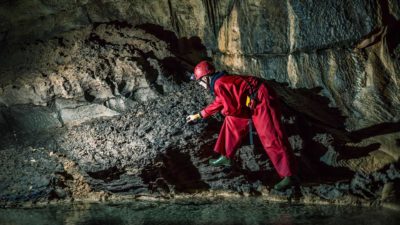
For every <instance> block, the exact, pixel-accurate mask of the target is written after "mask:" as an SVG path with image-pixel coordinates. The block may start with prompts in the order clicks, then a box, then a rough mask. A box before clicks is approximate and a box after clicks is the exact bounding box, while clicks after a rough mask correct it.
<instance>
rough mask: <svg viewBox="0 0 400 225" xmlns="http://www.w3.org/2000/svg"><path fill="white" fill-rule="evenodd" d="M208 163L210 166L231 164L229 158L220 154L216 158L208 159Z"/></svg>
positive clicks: (228, 165) (227, 165)
mask: <svg viewBox="0 0 400 225" xmlns="http://www.w3.org/2000/svg"><path fill="white" fill-rule="evenodd" d="M209 163H210V165H212V166H226V167H230V166H231V160H230V159H228V158H226V157H225V156H223V155H221V156H220V157H219V158H218V159H210V161H209Z"/></svg>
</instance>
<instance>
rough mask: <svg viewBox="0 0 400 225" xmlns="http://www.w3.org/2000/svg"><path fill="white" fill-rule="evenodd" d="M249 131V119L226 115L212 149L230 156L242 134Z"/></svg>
mask: <svg viewBox="0 0 400 225" xmlns="http://www.w3.org/2000/svg"><path fill="white" fill-rule="evenodd" d="M248 132H249V119H247V118H238V117H233V116H226V117H225V120H224V123H223V124H222V127H221V131H220V133H219V136H218V140H217V143H216V144H215V147H214V151H215V152H217V153H219V154H221V155H223V156H226V157H227V158H231V157H232V156H233V154H234V153H235V150H236V149H238V148H239V146H240V144H241V141H242V139H243V136H245V135H246V134H248Z"/></svg>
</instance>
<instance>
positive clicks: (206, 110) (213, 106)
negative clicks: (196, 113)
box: [200, 95, 223, 118]
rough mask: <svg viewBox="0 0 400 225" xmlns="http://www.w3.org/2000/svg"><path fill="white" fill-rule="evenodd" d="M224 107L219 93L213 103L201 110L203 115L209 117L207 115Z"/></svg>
mask: <svg viewBox="0 0 400 225" xmlns="http://www.w3.org/2000/svg"><path fill="white" fill-rule="evenodd" d="M222 108H223V105H222V100H221V97H219V95H216V97H215V99H214V101H213V102H212V103H211V104H209V105H208V106H207V107H205V108H204V109H203V110H201V112H200V114H201V117H203V118H207V117H209V116H211V115H213V114H215V113H217V112H219V111H221V109H222Z"/></svg>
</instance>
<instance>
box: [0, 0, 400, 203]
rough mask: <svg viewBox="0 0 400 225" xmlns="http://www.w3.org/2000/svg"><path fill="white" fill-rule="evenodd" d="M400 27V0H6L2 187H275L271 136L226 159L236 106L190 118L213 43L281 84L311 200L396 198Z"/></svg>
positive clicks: (32, 190)
mask: <svg viewBox="0 0 400 225" xmlns="http://www.w3.org/2000/svg"><path fill="white" fill-rule="evenodd" d="M26 11H29V12H30V13H29V14H27V13H25V12H26ZM399 31H400V4H399V3H398V1H396V0H364V1H361V0H357V1H334V0H329V1H324V2H321V1H316V0H309V1H301V0H287V1H280V0H279V1H278V0H251V1H235V0H222V1H215V0H202V1H200V0H191V1H184V2H183V1H176V0H168V1H129V0H117V1H105V0H102V1H94V0H78V1H72V2H71V1H49V0H40V1H39V0H36V1H23V0H21V1H0V43H1V45H2V48H1V49H0V135H2V138H1V140H0V147H1V148H0V149H2V150H1V151H0V154H1V157H0V160H1V161H2V163H1V171H2V172H1V173H0V178H1V180H2V181H5V182H3V183H2V184H1V186H0V200H2V201H4V202H12V201H17V200H29V199H31V200H32V199H43V198H45V199H49V198H50V199H68V198H75V199H91V198H95V199H102V198H107V197H110V196H115V195H118V194H117V193H123V194H133V195H157V196H160V195H161V196H169V197H170V196H171V195H174V194H179V193H192V192H197V191H219V190H224V191H233V192H238V193H242V194H243V193H245V194H261V193H265V192H266V190H265V187H267V189H269V187H270V186H271V184H272V183H273V182H276V181H277V180H278V177H276V174H275V173H274V171H273V169H272V168H271V165H270V164H269V161H268V158H267V157H266V155H265V153H264V152H263V150H262V148H261V147H260V146H259V144H258V145H256V146H255V147H252V146H248V145H246V144H245V145H244V146H243V147H242V148H241V149H240V150H239V151H238V152H237V160H236V166H235V168H234V169H233V170H228V171H227V170H221V169H220V168H211V167H210V166H208V165H207V160H208V158H210V157H211V156H212V151H211V150H212V148H213V144H214V142H215V139H216V135H217V133H218V130H219V125H220V122H221V118H219V117H216V118H213V119H211V121H205V122H204V123H200V124H196V125H193V126H189V125H188V124H185V121H184V117H185V116H186V115H188V114H190V113H193V112H196V111H198V110H199V109H200V108H201V107H203V106H205V105H206V104H207V102H209V101H210V100H211V99H210V96H207V95H206V94H199V93H203V92H204V91H203V90H200V89H198V88H197V87H194V85H195V84H191V83H187V81H188V78H189V74H190V72H191V71H192V69H193V65H195V64H196V63H197V62H198V61H199V60H201V59H206V58H207V57H209V59H212V60H213V61H214V62H215V64H216V65H217V66H218V67H219V68H221V69H226V70H228V71H230V72H232V73H243V74H253V75H255V76H258V77H261V78H264V79H267V80H269V82H270V84H271V86H272V87H273V88H274V89H275V90H276V91H277V93H278V95H279V96H280V97H281V100H282V103H283V104H282V107H283V108H282V109H283V112H284V118H283V122H284V124H285V126H286V128H287V132H288V134H289V140H290V142H291V144H292V147H293V149H294V150H295V153H296V155H297V156H298V159H299V162H300V164H299V166H300V168H301V169H300V176H301V178H302V179H303V181H304V182H305V185H303V187H302V188H301V190H300V193H302V194H303V197H304V198H303V199H309V200H310V199H313V197H315V196H318V197H319V198H322V199H327V200H329V201H335V200H338V199H341V200H343V201H352V200H349V199H353V198H358V199H367V200H379V199H380V200H379V201H385V200H384V199H396V198H395V197H390V198H389V197H385V196H391V193H387V190H393V191H392V192H395V191H396V188H387V187H397V186H398V185H397V184H398V179H399V169H398V167H399V165H398V163H399V157H400V144H399V142H400V141H399V140H400V133H399V131H400V124H399V120H400V98H399V96H400V95H399V85H398V84H399V82H400V75H399V74H400V32H399ZM15 171H20V172H15ZM16 174H23V175H18V176H16ZM29 178H32V179H29ZM307 182H310V183H318V185H307ZM383 187H386V188H383ZM382 190H383V194H382V193H381V192H382ZM267 192H268V191H267ZM286 194H288V193H286Z"/></svg>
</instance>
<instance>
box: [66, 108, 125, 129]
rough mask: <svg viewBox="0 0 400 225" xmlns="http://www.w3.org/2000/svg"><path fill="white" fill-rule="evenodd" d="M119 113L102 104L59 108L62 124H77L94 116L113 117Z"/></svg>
mask: <svg viewBox="0 0 400 225" xmlns="http://www.w3.org/2000/svg"><path fill="white" fill-rule="evenodd" d="M117 115H119V113H118V112H116V111H113V110H111V109H109V108H107V107H105V106H103V105H97V104H90V105H83V106H78V107H76V108H63V109H61V110H60V119H61V120H62V122H63V123H64V124H68V125H78V124H81V123H83V122H85V121H89V120H93V119H94V118H102V117H113V116H117Z"/></svg>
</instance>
